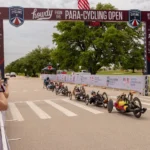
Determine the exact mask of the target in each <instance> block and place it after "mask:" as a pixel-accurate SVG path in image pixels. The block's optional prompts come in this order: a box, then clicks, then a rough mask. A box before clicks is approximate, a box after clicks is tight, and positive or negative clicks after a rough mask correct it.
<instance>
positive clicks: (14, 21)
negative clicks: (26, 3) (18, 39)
mask: <svg viewBox="0 0 150 150" xmlns="http://www.w3.org/2000/svg"><path fill="white" fill-rule="evenodd" d="M9 22H10V24H11V25H13V26H15V27H19V26H21V25H22V24H23V23H24V8H22V7H18V6H16V7H10V8H9Z"/></svg>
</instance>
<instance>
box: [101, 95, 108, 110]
mask: <svg viewBox="0 0 150 150" xmlns="http://www.w3.org/2000/svg"><path fill="white" fill-rule="evenodd" d="M102 98H103V106H104V108H107V105H108V96H107V94H106V93H105V92H104V93H103V94H102Z"/></svg>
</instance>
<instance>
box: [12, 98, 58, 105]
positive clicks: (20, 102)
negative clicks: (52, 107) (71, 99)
mask: <svg viewBox="0 0 150 150" xmlns="http://www.w3.org/2000/svg"><path fill="white" fill-rule="evenodd" d="M57 99H58V98H57ZM51 100H56V99H51ZM27 101H30V100H29V99H28V100H27ZM27 101H14V102H13V103H15V104H17V103H19V104H22V103H26V102H27ZM42 101H44V100H32V102H42Z"/></svg>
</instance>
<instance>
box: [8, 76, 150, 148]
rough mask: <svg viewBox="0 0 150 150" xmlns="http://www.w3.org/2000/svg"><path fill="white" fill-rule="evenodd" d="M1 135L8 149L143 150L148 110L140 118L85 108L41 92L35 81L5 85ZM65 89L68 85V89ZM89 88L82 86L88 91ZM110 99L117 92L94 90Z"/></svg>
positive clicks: (148, 138) (148, 135)
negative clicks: (6, 104)
mask: <svg viewBox="0 0 150 150" xmlns="http://www.w3.org/2000/svg"><path fill="white" fill-rule="evenodd" d="M9 84H10V98H9V110H8V111H7V113H6V132H7V136H8V138H9V139H10V141H9V143H10V146H11V150H142V149H144V150H149V149H150V144H149V143H150V97H149V98H147V97H142V96H140V98H141V99H142V103H143V105H144V106H146V107H147V108H148V109H149V110H148V111H147V112H146V114H144V115H143V116H142V117H141V118H140V119H136V118H135V117H134V116H133V115H132V114H128V115H122V114H120V113H118V112H116V111H115V110H114V111H113V113H111V114H109V113H108V112H107V110H105V109H104V108H98V107H95V106H92V105H91V106H86V105H85V104H84V103H83V102H78V101H75V100H72V101H70V100H68V98H67V97H64V96H56V95H55V93H53V92H50V91H47V90H44V89H43V88H42V81H41V80H40V79H30V78H29V79H26V78H19V77H17V78H12V79H10V80H9ZM68 87H69V88H70V89H72V88H73V85H68ZM92 89H95V90H98V89H97V88H94V87H86V90H87V91H88V92H90V91H91V90H92ZM100 91H102V92H103V91H106V92H107V93H108V94H109V96H113V98H114V97H115V96H116V95H118V94H120V93H122V92H121V91H115V90H108V89H100Z"/></svg>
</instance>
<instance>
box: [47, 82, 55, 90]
mask: <svg viewBox="0 0 150 150" xmlns="http://www.w3.org/2000/svg"><path fill="white" fill-rule="evenodd" d="M47 88H48V89H54V88H55V84H54V82H53V81H49V84H48V85H47Z"/></svg>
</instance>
